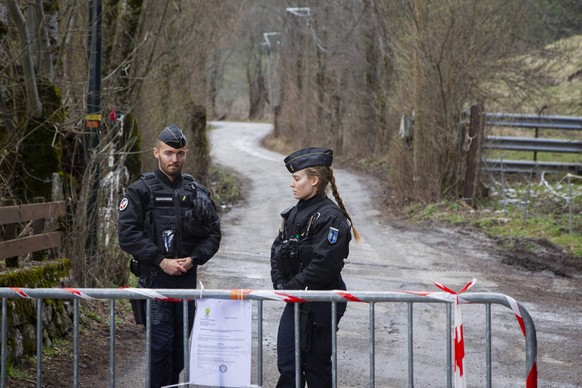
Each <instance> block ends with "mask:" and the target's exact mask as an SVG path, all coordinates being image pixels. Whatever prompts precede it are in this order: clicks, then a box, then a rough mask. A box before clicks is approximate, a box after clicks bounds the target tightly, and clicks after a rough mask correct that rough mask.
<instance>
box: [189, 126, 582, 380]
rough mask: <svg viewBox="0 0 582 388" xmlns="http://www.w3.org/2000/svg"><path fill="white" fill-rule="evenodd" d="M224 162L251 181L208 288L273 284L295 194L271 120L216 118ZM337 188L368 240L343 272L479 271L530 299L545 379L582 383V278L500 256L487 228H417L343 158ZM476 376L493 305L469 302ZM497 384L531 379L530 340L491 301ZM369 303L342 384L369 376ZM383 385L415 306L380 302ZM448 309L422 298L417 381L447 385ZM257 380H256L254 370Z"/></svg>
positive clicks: (275, 310)
mask: <svg viewBox="0 0 582 388" xmlns="http://www.w3.org/2000/svg"><path fill="white" fill-rule="evenodd" d="M212 125H213V126H214V127H215V129H214V130H213V131H212V132H211V144H212V157H213V160H214V162H216V163H218V164H220V165H223V166H226V167H229V168H231V169H234V170H235V171H236V172H238V173H239V174H241V175H242V176H244V177H246V179H247V181H248V182H249V183H248V185H247V187H246V189H245V193H244V198H245V199H244V201H243V202H242V203H240V204H238V205H237V206H236V207H235V208H234V209H232V210H231V211H230V212H228V213H227V214H226V215H225V216H224V217H223V220H222V227H223V234H224V237H223V240H222V245H221V248H220V251H219V252H218V254H217V256H216V257H215V258H213V259H212V260H211V261H210V262H209V263H208V264H207V265H206V266H204V267H202V268H201V269H200V275H201V276H200V278H201V279H202V281H203V283H204V287H205V288H208V289H210V288H246V289H271V287H272V285H271V282H270V278H269V256H268V252H269V250H270V245H271V242H272V241H273V238H274V237H275V235H276V231H277V228H278V224H279V216H278V214H279V213H280V212H281V211H282V210H284V209H285V208H286V207H288V206H290V205H292V204H293V203H294V199H293V197H292V195H291V192H290V189H289V182H290V175H289V173H288V172H287V170H286V169H285V167H284V165H283V163H282V160H283V157H284V155H280V154H278V153H275V152H271V151H268V150H265V149H264V148H262V147H261V146H260V141H261V139H262V138H263V137H264V136H265V135H266V134H267V133H268V132H269V131H270V130H271V126H270V125H268V124H253V123H226V122H215V123H212ZM335 171H336V179H337V183H338V189H339V191H340V194H341V195H342V198H343V199H344V202H345V203H346V206H347V207H348V210H349V211H350V213H351V214H352V217H353V219H354V224H355V225H356V226H357V227H358V228H359V230H360V232H361V234H362V236H363V241H362V242H361V243H360V244H352V247H351V253H350V257H349V259H348V262H347V264H346V266H345V268H344V271H343V274H344V278H345V279H346V282H347V284H348V288H349V289H351V290H370V291H398V290H416V291H438V290H437V289H436V287H435V286H434V285H433V283H432V280H435V281H437V282H439V283H443V284H445V285H447V286H449V287H450V288H452V289H460V288H461V287H462V286H463V285H464V284H466V283H467V282H468V281H470V280H471V279H472V278H476V279H477V284H476V285H475V286H474V287H473V288H472V289H471V291H474V292H497V293H503V294H506V295H509V296H512V297H513V298H515V299H516V300H518V301H519V302H521V303H523V305H524V306H525V307H526V309H527V310H528V311H529V312H530V314H531V315H532V317H533V319H534V322H535V324H536V328H537V334H538V337H537V338H538V360H537V366H538V371H539V386H540V387H579V386H582V342H581V340H580V338H582V327H581V323H582V311H581V309H580V307H581V306H582V303H581V302H582V292H581V290H580V284H581V283H580V278H579V277H575V278H566V277H558V276H556V275H554V274H553V273H551V272H543V273H532V272H528V271H526V270H523V269H520V268H515V267H512V266H508V265H505V264H503V263H502V257H501V256H500V255H498V254H497V253H495V252H497V251H496V247H495V245H494V244H493V242H491V241H490V240H489V239H487V238H486V237H485V236H482V235H478V234H474V233H468V232H463V231H462V230H451V229H445V228H440V227H433V228H425V229H419V228H416V227H410V226H406V225H402V224H400V223H397V222H395V221H393V220H391V219H390V218H389V217H387V216H386V215H384V214H383V212H382V210H381V207H380V206H378V203H377V200H376V199H375V197H374V195H373V193H374V192H376V191H377V187H378V186H377V182H374V181H373V180H371V179H370V178H366V177H361V176H358V175H356V174H353V173H350V172H348V171H344V170H341V169H337V168H336V170H335ZM264 306H265V312H264V335H265V341H264V351H265V362H264V369H265V374H264V386H265V387H273V386H274V385H275V382H276V375H277V373H276V363H275V358H276V357H275V354H276V353H275V344H276V330H277V324H278V319H279V315H280V313H281V310H282V307H283V306H282V304H281V303H279V302H265V303H264ZM462 311H463V322H464V330H465V344H466V345H465V346H466V350H465V352H466V374H467V382H468V386H485V381H486V380H485V379H486V372H485V348H484V337H485V321H484V311H485V308H484V306H483V305H463V306H462ZM492 313H493V318H492V331H493V334H492V335H493V352H492V374H493V386H495V387H516V386H525V355H524V348H525V346H524V339H523V335H522V333H521V331H520V329H519V326H518V324H517V321H516V319H515V317H514V315H513V314H512V313H511V311H510V310H509V309H507V308H505V307H502V306H493V308H492ZM367 328H368V306H367V305H365V304H358V303H350V304H349V305H348V311H347V312H346V315H345V316H344V318H343V320H342V321H341V323H340V331H339V333H338V386H340V387H364V386H369V358H368V352H369V349H368V334H367V333H368V330H367ZM376 329H377V331H376V343H377V348H376V386H377V387H403V386H406V384H407V380H406V379H407V353H406V349H407V348H406V346H407V330H408V329H407V306H406V305H402V304H378V305H377V307H376ZM445 340H446V337H445V309H444V307H443V305H425V304H416V305H415V306H414V352H415V353H414V375H415V380H414V382H415V385H416V386H420V387H429V386H430V387H442V386H445V385H446V377H445V365H446V353H445ZM253 382H256V380H255V378H254V377H253Z"/></svg>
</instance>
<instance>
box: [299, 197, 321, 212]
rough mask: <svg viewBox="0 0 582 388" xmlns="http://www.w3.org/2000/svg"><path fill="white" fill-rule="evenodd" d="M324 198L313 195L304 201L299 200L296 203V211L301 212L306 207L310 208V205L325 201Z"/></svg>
mask: <svg viewBox="0 0 582 388" xmlns="http://www.w3.org/2000/svg"><path fill="white" fill-rule="evenodd" d="M325 198H326V197H325V196H323V195H321V194H315V195H314V196H313V197H311V198H309V199H306V200H300V201H299V202H298V203H297V208H298V210H303V209H306V208H308V207H310V206H311V205H314V204H316V203H319V202H321V201H323V200H325Z"/></svg>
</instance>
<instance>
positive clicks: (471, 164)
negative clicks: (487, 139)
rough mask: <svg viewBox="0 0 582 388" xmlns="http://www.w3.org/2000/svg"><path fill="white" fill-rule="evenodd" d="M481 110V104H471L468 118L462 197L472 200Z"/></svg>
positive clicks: (481, 121)
mask: <svg viewBox="0 0 582 388" xmlns="http://www.w3.org/2000/svg"><path fill="white" fill-rule="evenodd" d="M482 112H483V104H479V105H473V106H471V117H470V119H469V133H468V134H467V139H466V141H467V144H468V152H467V165H466V168H465V185H464V188H463V198H464V199H465V200H471V202H473V200H474V196H475V187H477V186H478V179H476V177H477V164H478V160H477V156H478V154H479V146H480V143H481V141H480V140H481V139H480V137H481V134H482V131H481V127H482V125H483V120H482V119H481V113H482Z"/></svg>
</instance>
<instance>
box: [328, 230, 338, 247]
mask: <svg viewBox="0 0 582 388" xmlns="http://www.w3.org/2000/svg"><path fill="white" fill-rule="evenodd" d="M338 234H339V230H338V229H336V228H334V227H330V228H329V232H327V241H329V243H330V244H335V243H336V242H337V237H338Z"/></svg>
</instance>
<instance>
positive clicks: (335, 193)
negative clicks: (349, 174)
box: [328, 167, 362, 241]
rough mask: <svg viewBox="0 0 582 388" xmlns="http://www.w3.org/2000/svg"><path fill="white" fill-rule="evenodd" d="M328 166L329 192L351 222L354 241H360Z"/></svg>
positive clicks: (331, 170) (358, 233)
mask: <svg viewBox="0 0 582 388" xmlns="http://www.w3.org/2000/svg"><path fill="white" fill-rule="evenodd" d="M328 168H329V172H330V174H329V175H330V179H329V184H330V186H331V192H332V194H333V197H334V198H335V200H336V202H337V204H338V206H339V207H340V209H342V211H343V212H344V213H345V215H346V217H347V218H348V220H350V223H351V224H352V230H353V231H354V238H355V239H356V241H360V240H361V239H362V237H361V236H360V232H358V229H357V228H356V226H355V225H354V221H352V217H351V216H350V214H349V213H348V211H347V210H346V206H345V205H344V201H343V200H342V198H341V197H340V194H339V191H337V186H336V184H335V176H334V175H333V169H332V168H331V167H328Z"/></svg>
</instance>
